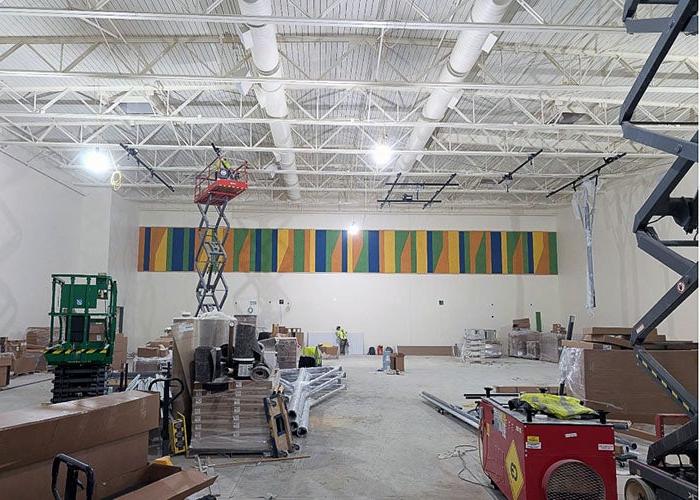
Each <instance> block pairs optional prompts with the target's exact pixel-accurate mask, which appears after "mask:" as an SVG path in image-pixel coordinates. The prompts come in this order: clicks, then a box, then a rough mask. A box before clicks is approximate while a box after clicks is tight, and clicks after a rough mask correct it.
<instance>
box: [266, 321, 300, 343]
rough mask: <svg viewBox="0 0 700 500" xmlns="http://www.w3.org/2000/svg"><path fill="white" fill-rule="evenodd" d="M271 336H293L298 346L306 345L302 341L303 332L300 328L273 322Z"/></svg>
mask: <svg viewBox="0 0 700 500" xmlns="http://www.w3.org/2000/svg"><path fill="white" fill-rule="evenodd" d="M272 337H294V338H295V339H297V343H298V344H299V346H300V347H304V346H305V345H306V344H305V343H304V342H305V339H304V332H303V331H302V330H301V328H289V327H286V326H283V325H278V324H273V325H272Z"/></svg>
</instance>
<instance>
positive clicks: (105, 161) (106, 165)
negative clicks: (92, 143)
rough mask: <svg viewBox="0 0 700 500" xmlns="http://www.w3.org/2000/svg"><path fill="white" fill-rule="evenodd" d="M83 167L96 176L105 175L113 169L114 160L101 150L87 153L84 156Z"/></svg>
mask: <svg viewBox="0 0 700 500" xmlns="http://www.w3.org/2000/svg"><path fill="white" fill-rule="evenodd" d="M83 166H84V167H85V169H86V170H88V171H89V172H91V173H93V174H95V175H104V174H106V173H107V172H109V171H110V170H112V169H113V166H112V159H111V158H110V157H109V155H108V154H107V153H105V152H103V151H100V150H99V149H93V150H91V151H87V152H86V153H85V154H84V155H83Z"/></svg>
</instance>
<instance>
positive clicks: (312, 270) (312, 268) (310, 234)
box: [306, 229, 316, 273]
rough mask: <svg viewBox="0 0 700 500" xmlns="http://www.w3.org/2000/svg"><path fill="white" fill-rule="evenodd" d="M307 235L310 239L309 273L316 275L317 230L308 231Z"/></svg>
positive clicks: (307, 255)
mask: <svg viewBox="0 0 700 500" xmlns="http://www.w3.org/2000/svg"><path fill="white" fill-rule="evenodd" d="M306 235H307V237H308V238H309V240H308V248H309V251H308V252H307V253H306V259H307V264H308V265H307V272H309V273H315V272H316V230H315V229H308V230H307V231H306Z"/></svg>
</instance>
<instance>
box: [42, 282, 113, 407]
mask: <svg viewBox="0 0 700 500" xmlns="http://www.w3.org/2000/svg"><path fill="white" fill-rule="evenodd" d="M51 279H52V287H51V312H50V313H49V316H50V317H51V330H50V331H51V339H50V342H49V347H48V348H47V350H46V352H45V353H44V357H45V358H46V362H47V363H48V364H49V365H51V366H54V387H53V390H52V392H53V397H52V398H51V402H52V403H59V402H62V401H71V400H74V399H80V398H85V397H91V396H99V395H102V394H106V392H107V367H108V366H109V365H110V364H111V363H112V354H113V352H114V339H115V334H116V329H117V282H116V281H114V280H113V279H112V278H111V276H108V275H106V274H53V275H52V276H51Z"/></svg>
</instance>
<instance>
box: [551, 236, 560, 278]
mask: <svg viewBox="0 0 700 500" xmlns="http://www.w3.org/2000/svg"><path fill="white" fill-rule="evenodd" d="M548 237H549V238H548V239H549V274H557V273H558V272H559V266H558V264H557V233H548Z"/></svg>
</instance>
